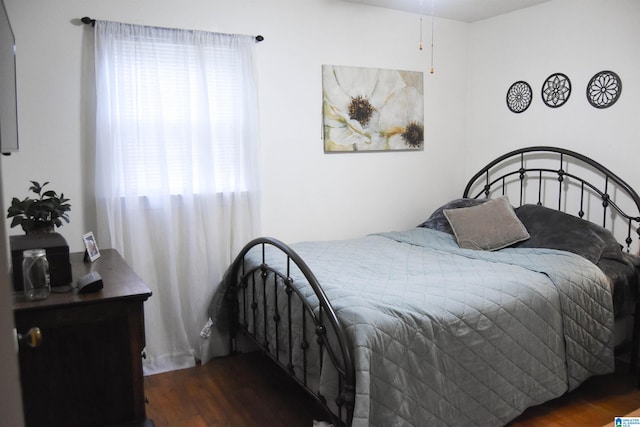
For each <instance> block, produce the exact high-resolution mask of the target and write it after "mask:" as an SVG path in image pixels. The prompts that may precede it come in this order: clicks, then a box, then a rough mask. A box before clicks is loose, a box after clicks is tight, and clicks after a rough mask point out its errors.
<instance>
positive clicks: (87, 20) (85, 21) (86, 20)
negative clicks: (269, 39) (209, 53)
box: [80, 16, 264, 42]
mask: <svg viewBox="0 0 640 427" xmlns="http://www.w3.org/2000/svg"><path fill="white" fill-rule="evenodd" d="M80 21H82V23H83V24H87V25H89V24H91V26H92V27H95V26H96V20H95V19H91V18H89V17H88V16H85V17H84V18H82V19H80ZM263 40H264V37H262V36H261V35H257V36H256V41H257V42H261V41H263Z"/></svg>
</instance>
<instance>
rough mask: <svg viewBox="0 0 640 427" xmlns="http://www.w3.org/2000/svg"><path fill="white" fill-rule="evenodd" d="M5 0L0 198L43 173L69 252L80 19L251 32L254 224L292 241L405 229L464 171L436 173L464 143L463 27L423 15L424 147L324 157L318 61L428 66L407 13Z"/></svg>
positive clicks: (83, 156)
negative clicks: (9, 35)
mask: <svg viewBox="0 0 640 427" xmlns="http://www.w3.org/2000/svg"><path fill="white" fill-rule="evenodd" d="M5 3H6V4H7V9H8V12H9V15H10V18H11V20H12V24H13V27H14V32H15V33H16V44H17V48H18V65H17V67H18V70H17V71H18V97H19V106H18V108H19V115H20V118H19V120H20V122H19V130H20V138H21V147H20V152H19V153H17V154H14V155H12V156H11V157H9V158H3V159H2V166H3V171H4V178H5V182H4V188H5V192H4V193H5V201H4V206H5V208H4V209H6V206H8V203H9V200H10V198H11V196H19V197H24V196H26V192H27V188H28V181H29V180H31V179H33V180H40V181H44V180H49V181H51V188H52V189H54V190H57V191H58V192H60V191H63V192H64V193H65V195H66V196H67V197H69V198H71V202H72V205H73V206H72V211H71V219H72V223H71V224H70V225H65V226H64V227H63V228H61V229H59V231H60V232H61V233H62V234H63V235H64V236H65V237H66V238H67V241H68V242H69V243H70V245H71V248H72V250H80V249H81V248H82V246H81V235H82V234H83V233H84V232H86V231H88V230H91V229H94V227H95V225H94V224H95V219H94V217H95V208H94V207H93V190H92V178H91V176H92V162H93V160H92V146H93V143H94V141H93V139H92V137H93V130H92V129H93V128H92V126H91V120H92V117H91V114H90V109H91V108H90V105H89V107H87V100H89V101H90V100H91V93H90V92H91V88H90V85H88V84H86V82H87V79H89V81H90V80H91V79H92V75H91V73H92V71H91V69H90V59H91V58H90V49H89V48H88V46H87V45H88V44H90V43H91V36H92V34H91V29H90V28H87V27H85V26H82V25H79V23H78V21H77V19H78V18H81V17H82V16H90V17H92V18H96V19H104V20H115V21H122V22H131V23H138V24H145V25H155V26H167V27H182V28H192V29H200V30H209V31H219V32H228V33H242V34H262V35H264V37H265V41H264V42H262V43H261V44H260V45H259V46H258V49H257V50H258V56H259V57H258V73H259V79H260V106H261V114H262V117H261V135H262V152H261V158H262V177H263V179H262V184H263V197H262V199H263V232H264V234H266V235H272V236H275V237H278V238H281V239H282V240H284V241H290V242H291V241H297V240H306V239H330V238H341V237H350V236H359V235H362V234H365V233H368V232H374V231H380V230H390V229H404V228H408V227H412V226H414V225H416V224H417V223H419V222H421V221H422V220H424V219H425V217H426V216H427V215H428V213H430V212H431V210H432V209H433V208H435V207H436V206H437V205H438V204H439V203H440V202H441V201H442V200H444V199H446V198H448V197H449V196H452V195H454V194H455V195H457V194H458V188H460V187H461V186H462V184H461V183H462V181H463V176H460V177H459V178H457V179H458V180H459V181H458V183H457V185H454V186H452V187H451V188H454V189H455V190H448V189H447V187H443V186H442V185H441V182H440V181H441V180H440V178H439V177H440V176H442V175H443V174H444V173H445V172H446V171H447V170H449V169H450V167H451V166H452V165H454V164H455V163H456V162H457V161H458V160H459V159H460V158H461V156H462V149H463V147H464V139H465V129H466V110H465V104H466V100H465V98H466V92H467V89H466V84H465V82H466V80H467V71H466V69H467V66H466V33H467V25H466V24H462V23H458V22H455V21H448V20H436V36H437V45H436V66H437V69H436V73H435V74H434V75H430V74H429V73H428V72H425V116H426V117H425V134H426V144H425V150H424V152H405V153H366V154H353V153H352V154H329V155H327V154H324V152H323V143H322V139H321V101H322V87H321V65H322V64H339V65H355V66H365V67H377V68H394V69H406V70H414V71H422V70H424V71H427V70H428V66H429V54H428V50H423V51H419V50H418V43H419V35H420V26H419V24H420V22H419V16H417V15H414V14H409V13H404V12H399V11H391V10H386V9H380V8H375V7H367V6H362V5H357V4H353V3H348V2H342V1H338V0H270V1H265V0H218V1H211V0H182V1H176V0H161V1H157V0H156V1H154V0H110V1H108V2H106V1H104V0H58V1H55V2H50V1H46V0H27V1H25V0H5ZM425 22H426V23H425V25H427V23H428V22H430V20H426V21H425ZM424 32H425V35H426V34H428V33H429V32H428V27H426V28H425V31H424ZM425 41H426V38H425ZM425 44H426V43H425ZM88 64H89V65H88ZM94 231H95V230H94ZM9 233H10V234H21V230H18V229H11V230H10V231H9ZM97 238H98V243H99V242H100V236H97Z"/></svg>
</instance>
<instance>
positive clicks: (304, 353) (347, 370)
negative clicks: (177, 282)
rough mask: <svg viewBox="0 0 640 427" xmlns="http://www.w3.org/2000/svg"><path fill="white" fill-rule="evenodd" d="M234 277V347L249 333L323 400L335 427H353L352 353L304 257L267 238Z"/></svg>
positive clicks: (246, 251)
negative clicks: (239, 338)
mask: <svg viewBox="0 0 640 427" xmlns="http://www.w3.org/2000/svg"><path fill="white" fill-rule="evenodd" d="M230 274H231V276H230V277H231V280H230V281H229V292H227V298H228V301H227V302H228V304H229V307H230V325H231V335H230V336H231V348H232V349H234V348H235V345H236V337H237V333H238V332H242V333H244V335H246V336H247V337H249V338H250V339H251V341H253V342H254V343H256V344H257V345H258V346H259V347H260V348H261V349H262V351H264V352H265V353H266V354H268V355H269V356H270V357H271V358H272V359H273V360H274V361H275V362H276V363H277V364H278V365H280V366H281V367H282V368H283V369H284V370H285V371H286V372H287V373H288V374H289V375H291V376H292V377H293V378H294V379H295V381H296V382H298V383H299V384H300V385H301V386H303V387H304V389H305V390H306V391H307V392H308V393H310V394H311V396H313V397H314V398H315V399H317V400H318V402H319V403H320V404H321V405H322V406H323V407H324V408H325V409H326V411H327V414H328V415H329V416H331V417H332V422H333V424H334V425H335V426H349V425H351V419H352V416H353V406H354V400H355V373H354V372H355V370H354V366H353V359H352V357H351V350H350V347H349V344H348V340H347V338H346V334H345V332H344V330H343V328H342V325H341V324H340V321H339V320H338V318H337V316H336V313H335V311H334V309H333V307H332V306H331V303H330V302H329V300H328V299H327V296H326V294H325V292H324V291H323V289H322V287H321V286H320V284H319V283H318V280H317V279H316V277H315V276H314V274H313V273H312V272H311V270H310V269H309V267H308V266H307V265H306V263H305V262H304V261H303V260H302V258H300V256H298V254H296V253H295V252H294V251H293V250H292V249H291V248H290V247H288V246H287V245H286V244H284V243H282V242H280V241H278V240H276V239H272V238H267V237H262V238H258V239H255V240H253V241H251V242H249V243H248V244H247V245H246V246H245V247H244V248H243V250H242V251H241V252H240V254H239V255H238V257H237V258H236V260H235V261H234V263H233V265H232V267H231V272H230ZM294 278H295V280H294ZM302 282H304V285H303V284H302ZM307 284H308V286H309V287H310V289H311V290H312V291H313V293H311V291H310V290H309V287H308V286H307ZM298 285H300V286H298Z"/></svg>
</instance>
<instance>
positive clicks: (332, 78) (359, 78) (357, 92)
mask: <svg viewBox="0 0 640 427" xmlns="http://www.w3.org/2000/svg"><path fill="white" fill-rule="evenodd" d="M322 72H323V83H324V87H323V92H324V93H323V95H324V106H323V109H324V125H325V144H327V146H328V147H330V151H340V150H345V151H350V150H356V151H357V150H385V149H388V147H387V138H386V133H385V132H381V129H380V113H381V110H382V109H383V107H384V106H385V104H386V103H387V102H388V101H389V99H391V98H392V96H393V94H394V93H395V92H397V91H399V90H401V89H402V88H404V87H405V86H406V84H405V82H404V80H403V79H402V76H401V74H400V73H399V72H398V71H394V70H381V69H369V68H355V67H334V66H328V65H325V66H323V70H322Z"/></svg>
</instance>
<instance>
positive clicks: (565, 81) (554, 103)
mask: <svg viewBox="0 0 640 427" xmlns="http://www.w3.org/2000/svg"><path fill="white" fill-rule="evenodd" d="M570 95H571V80H569V77H567V76H566V75H565V74H562V73H555V74H551V75H550V76H549V77H547V79H546V80H545V81H544V84H543V85H542V100H543V101H544V103H545V104H547V106H548V107H551V108H558V107H561V106H563V105H564V104H565V102H567V101H568V100H569V96H570Z"/></svg>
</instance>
